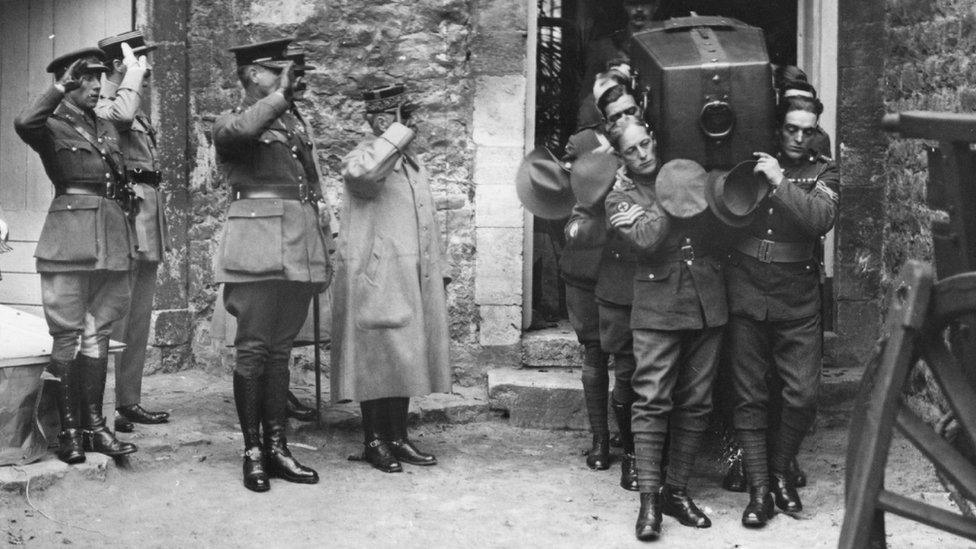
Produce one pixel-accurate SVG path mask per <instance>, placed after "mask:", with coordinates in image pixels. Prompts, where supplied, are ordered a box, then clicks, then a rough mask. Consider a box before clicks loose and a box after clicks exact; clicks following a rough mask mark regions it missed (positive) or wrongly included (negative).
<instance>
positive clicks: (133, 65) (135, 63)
mask: <svg viewBox="0 0 976 549" xmlns="http://www.w3.org/2000/svg"><path fill="white" fill-rule="evenodd" d="M122 67H123V68H122V74H125V73H126V71H128V70H129V69H140V70H143V71H146V73H147V74H148V72H149V60H148V59H146V56H145V55H140V56H139V57H138V58H136V54H135V52H133V51H132V46H130V45H129V44H128V43H127V42H122Z"/></svg>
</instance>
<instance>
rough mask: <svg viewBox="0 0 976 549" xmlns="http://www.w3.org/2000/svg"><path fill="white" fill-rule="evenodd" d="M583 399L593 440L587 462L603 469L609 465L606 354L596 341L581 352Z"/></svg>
mask: <svg viewBox="0 0 976 549" xmlns="http://www.w3.org/2000/svg"><path fill="white" fill-rule="evenodd" d="M582 382H583V400H584V402H585V403H586V415H587V417H588V418H589V420H590V432H591V433H592V434H593V443H592V445H591V446H590V449H589V451H587V453H586V465H587V467H589V468H590V469H596V470H598V471H603V470H606V469H609V468H610V430H609V429H608V428H607V390H608V383H609V375H608V373H607V355H606V353H604V352H603V351H602V350H601V349H600V345H599V344H595V345H592V344H590V345H587V346H586V347H585V348H584V354H583V373H582Z"/></svg>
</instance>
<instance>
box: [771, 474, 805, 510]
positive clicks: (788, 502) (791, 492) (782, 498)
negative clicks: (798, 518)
mask: <svg viewBox="0 0 976 549" xmlns="http://www.w3.org/2000/svg"><path fill="white" fill-rule="evenodd" d="M770 477H771V478H770V480H771V481H772V484H773V486H772V492H773V499H774V500H776V506H777V507H779V508H780V509H781V510H782V511H783V512H784V513H799V512H800V511H802V510H803V503H802V502H800V494H798V493H797V491H796V488H795V487H793V481H792V479H791V478H789V476H788V475H787V474H786V473H780V472H776V471H773V473H772V475H770Z"/></svg>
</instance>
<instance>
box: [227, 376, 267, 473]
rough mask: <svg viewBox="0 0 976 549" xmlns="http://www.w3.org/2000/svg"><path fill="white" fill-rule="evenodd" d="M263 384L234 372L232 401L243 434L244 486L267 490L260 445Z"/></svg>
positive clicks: (258, 379) (262, 453) (262, 450)
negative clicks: (235, 407)
mask: <svg viewBox="0 0 976 549" xmlns="http://www.w3.org/2000/svg"><path fill="white" fill-rule="evenodd" d="M263 388H264V383H263V382H262V380H261V379H260V378H254V379H248V378H245V377H243V376H241V375H238V374H237V373H235V374H234V404H235V405H236V406H237V418H238V419H239V420H240V422H241V432H242V433H244V487H245V488H247V489H248V490H252V491H254V492H267V491H268V490H270V489H271V483H270V482H268V471H267V468H266V466H265V456H264V449H263V448H262V447H261V405H262V403H263V400H264V399H263V396H264V395H263V394H262V389H263Z"/></svg>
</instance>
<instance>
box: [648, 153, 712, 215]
mask: <svg viewBox="0 0 976 549" xmlns="http://www.w3.org/2000/svg"><path fill="white" fill-rule="evenodd" d="M690 185H694V187H695V189H696V191H697V192H694V193H692V192H690V190H689V189H688V187H689V186H690ZM707 186H708V174H707V173H706V172H705V168H703V167H702V166H701V165H700V164H698V163H697V162H695V161H694V160H689V159H687V158H675V159H673V160H669V161H668V162H666V163H665V164H664V166H661V170H660V171H659V172H658V175H657V181H656V182H655V184H654V187H655V190H656V192H657V198H658V202H659V203H660V204H661V208H663V209H664V211H666V212H668V215H670V216H672V217H676V218H678V219H690V218H692V217H695V216H696V215H699V214H700V213H702V212H704V211H705V210H707V209H708V201H707V199H706V198H705V196H704V195H705V188H706V187H707Z"/></svg>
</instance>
